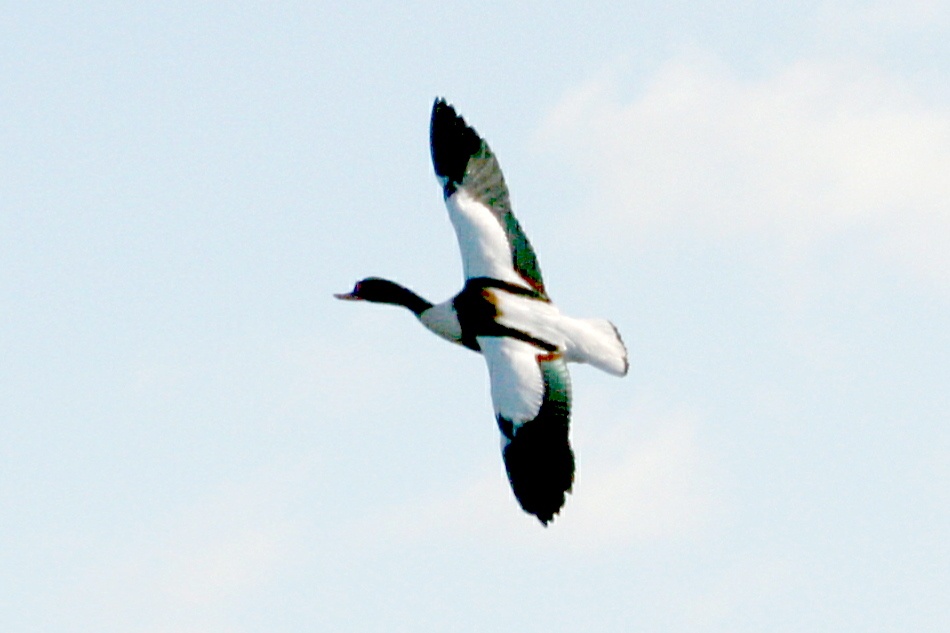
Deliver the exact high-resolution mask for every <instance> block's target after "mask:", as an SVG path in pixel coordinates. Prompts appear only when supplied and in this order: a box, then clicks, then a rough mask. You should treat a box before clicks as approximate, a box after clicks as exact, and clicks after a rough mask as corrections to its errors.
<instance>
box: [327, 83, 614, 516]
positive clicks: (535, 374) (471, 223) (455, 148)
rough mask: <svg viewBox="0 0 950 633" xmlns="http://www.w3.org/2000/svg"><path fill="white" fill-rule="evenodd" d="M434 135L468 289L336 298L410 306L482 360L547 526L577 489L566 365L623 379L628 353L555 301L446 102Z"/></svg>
mask: <svg viewBox="0 0 950 633" xmlns="http://www.w3.org/2000/svg"><path fill="white" fill-rule="evenodd" d="M429 134H430V146H431V150H432V164H433V166H434V167H435V174H436V177H437V178H438V180H439V183H440V184H441V185H442V193H443V196H444V198H445V205H446V207H447V208H448V212H449V219H450V220H451V221H452V226H453V227H454V228H455V234H456V237H457V238H458V243H459V250H460V251H461V255H462V268H463V271H464V274H465V285H464V287H463V288H462V290H461V292H459V293H458V294H457V295H455V296H454V297H452V298H451V299H448V300H447V301H443V302H442V303H438V304H433V303H431V302H429V301H427V300H426V299H423V298H422V297H420V296H419V295H417V294H416V293H415V292H413V291H412V290H409V289H408V288H405V287H403V286H401V285H399V284H397V283H394V282H392V281H389V280H387V279H381V278H378V277H369V278H366V279H363V280H361V281H358V282H357V283H356V285H355V287H354V288H353V291H352V292H349V293H345V294H338V295H335V296H336V297H337V298H338V299H346V300H363V301H370V302H373V303H388V304H393V305H399V306H403V307H405V308H408V309H409V310H410V311H411V312H412V313H413V314H415V315H416V317H417V318H418V319H419V321H421V322H422V325H424V326H425V327H426V328H428V329H429V330H430V331H431V332H433V333H435V334H437V335H439V336H441V337H442V338H444V339H446V340H448V341H451V342H452V343H457V344H460V345H463V346H465V347H467V348H469V349H471V350H474V351H476V352H480V353H481V354H482V356H484V358H485V362H486V363H487V364H488V375H489V380H490V385H491V397H492V403H493V405H494V410H495V420H496V422H497V424H498V429H499V431H500V432H501V446H502V457H503V459H504V463H505V470H506V471H507V473H508V480H509V482H510V483H511V489H512V491H513V492H514V495H515V497H516V498H517V500H518V503H519V504H520V505H521V507H522V508H523V509H524V510H525V512H528V513H530V514H533V515H535V516H536V517H537V518H538V519H539V520H540V521H541V523H542V524H544V525H545V526H546V525H547V524H548V523H549V522H550V521H551V520H552V519H553V518H554V515H555V514H557V513H558V512H559V511H560V509H561V508H562V507H563V505H564V498H565V494H566V493H568V492H570V491H571V487H572V485H573V482H574V453H573V451H572V450H571V445H570V440H569V423H570V413H571V377H570V374H569V373H568V369H567V363H569V362H575V363H588V364H590V365H593V366H594V367H597V368H598V369H601V370H603V371H606V372H608V373H610V374H613V375H615V376H624V375H626V373H627V369H628V366H629V365H628V362H627V350H626V348H625V347H624V344H623V341H622V340H621V338H620V334H619V333H618V332H617V329H616V328H615V327H614V326H613V324H611V323H610V322H609V321H607V320H604V319H577V318H572V317H569V316H566V315H563V314H561V312H560V311H559V310H558V309H557V308H556V307H555V305H554V304H553V303H552V302H551V299H550V297H549V296H548V293H547V290H546V289H545V286H544V282H543V281H542V279H541V269H540V268H539V267H538V261H537V258H536V257H535V254H534V250H533V249H532V248H531V244H529V243H528V238H527V237H526V236H525V234H524V231H522V229H521V225H520V224H519V223H518V221H517V220H516V219H515V216H514V215H513V214H512V211H511V203H510V201H509V197H508V189H507V187H506V185H505V180H504V178H503V177H502V173H501V169H500V167H499V165H498V161H497V160H496V158H495V155H494V154H493V153H492V151H491V150H490V149H489V147H488V144H487V143H485V141H484V140H482V138H481V137H480V136H479V135H478V134H477V133H476V132H475V130H474V129H472V128H471V127H469V126H468V125H467V124H466V122H465V120H464V119H463V118H462V117H461V116H459V115H458V114H457V113H456V111H455V109H454V108H453V107H452V106H451V105H449V104H448V103H446V101H445V100H444V99H441V98H440V99H436V101H435V104H434V105H433V107H432V119H431V122H430V128H429Z"/></svg>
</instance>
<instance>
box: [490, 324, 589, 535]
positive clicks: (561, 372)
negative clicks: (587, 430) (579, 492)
mask: <svg viewBox="0 0 950 633" xmlns="http://www.w3.org/2000/svg"><path fill="white" fill-rule="evenodd" d="M478 344H479V346H480V347H481V350H482V354H483V355H484V356H485V361H486V362H487V363H488V373H489V376H490V380H491V394H492V402H493V404H494V407H495V417H496V419H497V421H498V428H499V429H500V430H501V434H502V455H503V457H504V460H505V470H506V471H507V472H508V480H509V481H510V482H511V489H512V490H513V491H514V493H515V497H516V498H517V499H518V503H520V504H521V507H522V508H524V510H525V512H528V513H531V514H533V515H535V516H537V517H538V519H539V520H540V521H541V522H542V523H544V524H545V525H547V523H548V522H549V521H550V520H551V519H552V518H554V515H555V514H557V513H558V511H559V510H560V509H561V507H562V506H563V505H564V495H565V493H567V492H570V490H571V486H572V484H573V482H574V453H573V451H572V450H571V444H570V439H569V426H570V414H571V378H570V374H569V373H568V371H567V364H566V363H565V361H564V359H563V358H562V357H561V356H560V355H559V354H548V353H544V352H542V351H541V350H539V349H538V348H537V347H536V346H535V345H533V344H531V343H528V342H525V341H520V340H517V339H513V338H510V337H504V336H479V337H478Z"/></svg>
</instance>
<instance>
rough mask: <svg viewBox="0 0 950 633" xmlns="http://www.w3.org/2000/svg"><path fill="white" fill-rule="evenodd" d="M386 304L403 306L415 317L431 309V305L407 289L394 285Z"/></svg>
mask: <svg viewBox="0 0 950 633" xmlns="http://www.w3.org/2000/svg"><path fill="white" fill-rule="evenodd" d="M386 303H392V304H394V305H399V306H403V307H405V308H408V309H409V310H410V311H411V312H412V313H413V314H415V315H416V316H421V315H422V313H423V312H425V311H426V310H428V309H429V308H431V307H432V303H431V302H429V301H426V300H425V299H423V298H422V297H420V296H419V295H417V294H416V293H414V292H413V291H412V290H409V288H406V287H405V286H400V285H399V284H396V283H394V284H393V285H392V289H391V294H390V296H389V297H387V301H386Z"/></svg>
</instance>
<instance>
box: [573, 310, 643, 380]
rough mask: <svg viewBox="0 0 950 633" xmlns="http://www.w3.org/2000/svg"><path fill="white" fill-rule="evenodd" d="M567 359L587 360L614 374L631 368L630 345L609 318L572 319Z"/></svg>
mask: <svg viewBox="0 0 950 633" xmlns="http://www.w3.org/2000/svg"><path fill="white" fill-rule="evenodd" d="M570 321H571V326H570V332H569V333H568V334H569V338H570V340H571V343H572V344H571V345H570V346H569V347H568V350H567V354H566V357H567V360H569V361H571V362H574V363H587V364H589V365H593V366H594V367H596V368H597V369H600V370H601V371H605V372H607V373H608V374H613V375H614V376H626V375H627V370H628V369H630V363H629V361H628V360H627V348H626V346H625V345H624V344H623V339H621V338H620V332H618V331H617V328H616V326H614V324H613V323H611V322H610V321H608V320H607V319H571V320H570Z"/></svg>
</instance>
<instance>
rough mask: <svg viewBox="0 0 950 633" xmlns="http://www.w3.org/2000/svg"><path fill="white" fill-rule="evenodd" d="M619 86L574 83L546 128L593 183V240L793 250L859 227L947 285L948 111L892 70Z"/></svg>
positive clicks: (688, 70) (818, 69)
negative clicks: (764, 243) (756, 238)
mask: <svg viewBox="0 0 950 633" xmlns="http://www.w3.org/2000/svg"><path fill="white" fill-rule="evenodd" d="M621 84H622V82H621V79H620V78H619V77H618V76H617V75H616V74H610V73H605V74H603V75H602V76H600V77H597V78H595V79H593V80H592V81H590V82H589V83H588V84H586V85H583V86H580V87H579V88H577V89H576V90H574V91H572V92H571V93H570V94H568V95H566V96H565V97H564V98H563V99H562V101H561V103H559V104H558V105H557V106H556V107H555V108H554V109H553V110H552V111H551V112H550V114H549V115H548V117H547V118H546V121H545V122H544V124H543V125H542V129H541V133H540V142H541V144H542V146H544V147H545V148H547V149H549V150H552V151H555V152H557V153H558V154H559V155H561V156H565V157H568V158H567V159H566V160H567V162H568V164H569V166H570V168H571V169H573V170H574V171H575V173H576V175H577V177H578V178H580V179H582V182H585V183H590V185H589V188H590V196H591V197H590V202H589V206H590V208H589V209H586V210H585V214H586V217H589V218H591V222H590V223H589V229H588V230H591V231H593V232H594V233H595V234H596V235H598V236H601V237H602V236H604V235H610V236H613V239H614V240H619V242H617V243H619V244H622V245H630V244H639V245H644V244H647V243H649V242H650V241H651V240H654V239H656V238H657V237H658V236H661V237H662V236H663V235H670V234H673V235H675V234H679V233H682V232H686V233H688V234H691V235H694V236H705V237H708V238H710V239H731V238H735V237H737V236H742V235H750V234H754V235H766V236H769V237H774V238H776V239H778V240H780V241H781V242H782V243H784V244H785V245H786V246H788V247H790V248H793V249H800V248H802V247H806V248H807V247H808V246H809V245H812V244H814V243H815V242H816V241H817V240H821V239H823V238H827V237H831V236H837V235H841V234H847V233H849V232H852V231H853V232H855V234H857V233H861V234H862V236H863V237H864V238H870V239H869V240H868V241H869V245H870V246H872V247H873V248H875V249H876V252H877V253H878V254H879V255H884V256H887V257H891V258H893V259H894V260H895V261H899V262H900V263H902V264H903V265H906V266H908V267H910V268H911V269H913V270H915V271H917V272H919V273H922V274H925V275H927V276H930V277H931V278H934V279H937V280H939V281H940V282H941V283H946V282H947V281H950V276H948V275H950V249H947V248H946V244H947V243H948V241H950V204H948V200H950V178H948V177H947V174H950V107H937V106H933V105H928V104H925V103H922V102H920V101H919V100H918V99H916V98H915V97H914V95H913V94H912V93H911V91H910V90H909V89H907V88H906V87H905V86H904V85H903V84H902V83H901V82H900V81H898V80H896V79H894V78H892V77H889V76H886V75H885V74H883V73H878V72H874V71H872V70H868V69H864V68H857V67H853V66H844V65H834V64H822V63H799V64H795V65H792V66H789V67H787V68H785V69H784V70H782V71H781V72H779V73H777V74H775V75H774V76H769V77H765V78H762V79H758V80H745V79H740V78H739V77H737V76H735V75H734V74H732V73H731V72H730V71H729V70H728V69H725V68H723V67H722V66H720V65H717V64H715V63H712V62H710V61H696V60H688V61H679V62H673V63H669V64H667V65H666V66H664V67H662V68H660V69H659V70H658V71H657V72H656V74H655V76H654V77H653V78H652V79H651V80H650V81H649V82H648V83H647V84H646V85H645V86H644V88H643V91H642V92H641V93H640V94H639V95H637V96H636V97H635V98H633V99H623V98H621V97H620V96H618V92H619V89H620V87H621ZM586 186H588V185H585V187H586ZM608 227H609V228H610V230H608ZM618 227H623V229H624V230H619V231H618V230H617V228H618Z"/></svg>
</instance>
